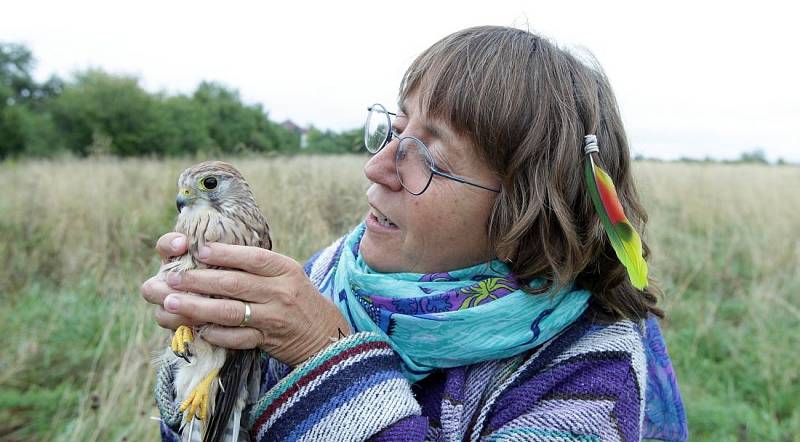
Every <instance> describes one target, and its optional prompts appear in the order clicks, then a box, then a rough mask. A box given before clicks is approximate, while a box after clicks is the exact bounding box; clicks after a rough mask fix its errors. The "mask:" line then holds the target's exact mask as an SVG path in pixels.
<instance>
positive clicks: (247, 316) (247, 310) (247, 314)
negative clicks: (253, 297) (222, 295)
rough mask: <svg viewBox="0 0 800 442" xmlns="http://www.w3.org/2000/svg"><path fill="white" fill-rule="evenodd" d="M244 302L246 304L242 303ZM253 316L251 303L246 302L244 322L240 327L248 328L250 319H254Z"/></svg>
mask: <svg viewBox="0 0 800 442" xmlns="http://www.w3.org/2000/svg"><path fill="white" fill-rule="evenodd" d="M242 302H244V301H242ZM252 314H253V312H252V310H250V303H249V302H245V303H244V318H243V319H242V322H240V323H239V327H247V324H249V323H250V318H251V317H252Z"/></svg>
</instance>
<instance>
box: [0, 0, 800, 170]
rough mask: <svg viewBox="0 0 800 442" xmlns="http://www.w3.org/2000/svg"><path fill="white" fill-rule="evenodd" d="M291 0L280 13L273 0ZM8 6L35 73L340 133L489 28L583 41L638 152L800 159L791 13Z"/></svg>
mask: <svg viewBox="0 0 800 442" xmlns="http://www.w3.org/2000/svg"><path fill="white" fill-rule="evenodd" d="M275 3H279V4H275ZM737 4H738V3H737V2H732V1H728V2H719V3H717V2H713V3H712V2H702V1H699V0H696V1H692V2H675V1H672V2H658V3H655V2H645V1H637V2H609V3H603V2H599V1H594V2H576V1H556V0H550V1H546V2H545V1H501V0H483V1H480V2H468V1H465V0H460V1H449V0H448V1H438V0H426V1H402V2H391V1H374V0H373V1H364V2H346V1H325V2H311V1H303V0H294V1H281V2H272V1H261V2H254V1H248V2H245V1H231V0H229V1H227V2H222V1H214V2H205V1H197V0H195V1H191V2H190V1H182V0H180V1H179V0H167V1H163V0H162V1H150V0H145V1H142V0H140V1H136V2H133V1H128V2H118V1H110V0H104V1H85V0H72V1H68V2H65V1H52V2H44V1H38V0H25V1H21V0H17V1H13V2H9V1H6V0H2V7H1V8H0V41H3V42H19V43H24V44H26V45H27V46H28V47H29V48H30V49H32V51H33V53H34V56H35V57H36V58H37V60H38V64H37V68H36V77H37V79H39V80H44V79H46V78H47V77H49V76H50V75H51V74H54V73H56V74H58V75H60V76H69V75H70V73H72V72H74V71H76V70H81V69H86V68H87V67H100V68H102V69H105V70H107V71H110V72H113V73H124V74H133V75H136V76H138V77H139V78H140V79H141V84H142V85H143V86H144V87H145V88H146V89H147V90H149V91H160V90H163V91H167V92H169V93H191V92H192V91H193V90H194V88H195V87H196V86H197V84H198V83H199V82H200V81H201V80H214V81H219V82H221V83H223V84H226V85H228V86H231V87H234V88H237V89H238V90H239V91H240V93H241V96H242V97H243V99H244V100H245V101H246V102H248V103H261V104H262V105H263V106H264V108H265V109H266V110H267V111H268V112H269V114H270V118H271V119H273V120H277V121H283V120H284V119H287V118H288V119H291V120H293V121H295V122H297V123H299V124H301V125H309V124H313V125H315V126H317V127H321V128H330V129H335V130H340V129H349V128H353V127H356V126H359V125H361V124H362V122H363V117H364V113H365V107H366V106H367V105H369V104H372V103H374V102H376V101H377V102H383V103H386V104H388V105H392V103H394V102H395V101H396V93H397V86H398V84H399V81H400V78H401V76H402V74H403V72H404V71H405V68H406V67H407V66H408V64H409V63H410V62H411V61H412V60H413V59H414V57H415V56H416V55H417V54H418V53H420V52H421V51H422V50H424V49H425V48H427V47H428V46H430V45H431V44H432V43H434V42H435V41H436V40H438V39H440V38H441V37H444V36H445V35H447V34H449V33H451V32H454V31H457V30H459V29H462V28H465V27H469V26H475V25H482V24H493V25H507V26H516V27H522V28H530V29H531V30H532V31H535V32H538V33H540V34H543V35H545V36H547V37H549V38H551V39H552V40H555V41H556V42H558V43H559V44H561V45H562V46H569V47H578V46H583V47H586V48H588V49H589V50H590V51H592V52H593V53H594V54H595V56H596V57H597V58H598V60H599V61H600V63H601V65H602V66H603V67H604V68H605V70H606V72H607V74H608V76H609V78H610V80H611V84H612V87H613V88H614V90H615V92H616V94H617V99H618V101H619V104H620V108H621V111H622V115H623V118H624V121H625V124H626V128H627V130H628V135H629V137H630V140H631V145H632V146H631V147H632V150H633V152H634V153H635V154H643V155H645V156H652V157H660V158H677V157H680V156H688V157H696V158H702V157H705V156H706V155H710V156H712V157H716V158H736V157H738V156H739V154H740V153H741V152H742V151H749V150H752V149H754V148H763V149H764V150H765V151H766V152H767V154H768V157H769V158H770V159H772V160H775V159H777V158H779V157H783V158H785V159H789V160H792V161H794V162H800V136H799V135H798V130H800V129H799V128H798V122H800V87H799V86H798V84H799V83H798V80H797V78H798V77H800V61H799V60H800V57H798V45H800V31H798V30H797V29H798V27H800V26H798V24H797V17H798V14H797V10H796V9H795V8H794V7H793V6H791V4H792V2H777V1H776V2H771V1H757V2H753V1H751V2H747V3H746V4H744V5H741V6H738V5H737Z"/></svg>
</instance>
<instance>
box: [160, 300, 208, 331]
mask: <svg viewBox="0 0 800 442" xmlns="http://www.w3.org/2000/svg"><path fill="white" fill-rule="evenodd" d="M155 316H156V322H157V323H158V325H159V326H161V327H162V328H168V329H170V330H175V329H177V328H178V327H180V326H182V325H199V324H202V323H201V322H196V321H193V320H192V319H190V318H187V317H185V316H181V315H176V314H174V313H170V312H168V311H166V310H164V307H161V306H160V305H159V306H158V307H156V312H155Z"/></svg>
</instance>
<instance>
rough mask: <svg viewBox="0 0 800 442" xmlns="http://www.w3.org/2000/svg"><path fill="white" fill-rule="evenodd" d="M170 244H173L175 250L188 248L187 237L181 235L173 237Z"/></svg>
mask: <svg viewBox="0 0 800 442" xmlns="http://www.w3.org/2000/svg"><path fill="white" fill-rule="evenodd" d="M170 245H172V249H173V250H183V249H184V248H186V238H185V237H183V236H179V237H177V238H175V239H173V240H172V242H170Z"/></svg>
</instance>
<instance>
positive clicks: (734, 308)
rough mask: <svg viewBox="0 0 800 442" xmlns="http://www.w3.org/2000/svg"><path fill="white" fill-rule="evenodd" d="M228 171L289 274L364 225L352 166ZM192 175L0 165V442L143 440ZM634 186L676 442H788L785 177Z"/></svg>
mask: <svg viewBox="0 0 800 442" xmlns="http://www.w3.org/2000/svg"><path fill="white" fill-rule="evenodd" d="M230 161H231V162H232V163H234V164H235V165H237V166H238V167H239V168H240V170H241V171H242V172H243V174H244V175H245V177H246V178H247V179H248V181H249V182H250V183H251V185H252V187H253V189H254V192H255V194H256V198H257V199H258V202H259V204H260V205H261V207H262V208H263V209H264V212H265V213H266V214H267V215H268V217H269V220H270V225H271V227H272V229H273V232H274V233H275V249H276V250H278V251H280V252H282V253H284V254H287V255H289V256H292V257H294V258H296V259H298V260H303V259H305V258H307V257H308V256H310V254H311V253H312V252H314V251H315V250H317V249H319V248H320V247H322V246H324V245H326V244H327V243H328V242H330V241H331V240H332V239H333V238H335V237H337V236H338V235H340V234H342V233H344V232H345V231H347V230H348V228H349V227H351V226H353V225H355V223H356V222H358V220H359V219H360V217H361V215H362V214H363V213H364V211H365V210H366V201H365V198H364V191H365V189H366V181H365V178H364V177H363V174H362V173H361V166H362V164H363V161H364V160H363V157H356V156H351V157H295V158H288V159H287V158H273V159H253V158H233V159H230ZM192 163H193V161H191V160H164V161H156V160H115V159H93V160H83V161H80V160H61V161H52V162H49V161H22V162H5V163H3V164H0V182H2V183H3V185H4V188H5V190H6V191H5V192H3V194H2V197H0V257H2V263H3V265H2V266H0V347H2V348H4V351H3V356H2V358H0V440H71V441H72V440H74V441H85V440H102V441H107V440H129V441H139V440H152V439H155V438H156V437H157V425H156V422H155V421H153V420H151V419H150V417H151V416H155V415H156V414H157V412H156V410H155V408H154V406H153V401H152V389H151V385H152V382H153V369H152V366H151V359H152V356H153V354H154V352H156V351H158V350H159V349H160V348H161V346H162V344H163V343H164V342H165V339H166V336H167V333H166V332H165V331H163V330H160V329H159V328H158V327H157V325H156V324H155V323H154V322H153V320H152V316H151V309H150V308H149V307H148V306H147V305H146V304H145V302H144V301H143V300H142V299H141V297H140V296H139V293H138V287H139V285H140V284H141V282H142V281H143V280H145V279H146V278H147V277H149V276H150V275H151V274H153V273H154V272H155V271H156V270H157V268H158V259H157V258H156V256H155V252H154V250H153V246H154V244H155V240H156V238H158V236H159V235H160V234H162V233H164V232H166V231H168V230H171V227H172V226H173V224H174V219H175V215H176V214H175V206H174V195H175V187H174V182H175V178H176V176H177V174H178V173H179V172H180V171H181V170H183V168H184V167H186V166H188V165H190V164H192ZM635 172H636V176H637V179H638V182H639V184H640V192H641V193H642V197H643V199H644V202H645V205H646V207H647V208H648V211H649V214H650V223H649V224H648V228H647V231H646V232H645V238H646V239H647V240H648V242H649V244H650V245H651V247H652V248H653V249H654V259H653V261H652V263H651V266H652V273H653V274H654V275H655V276H656V278H658V279H659V280H660V283H661V286H662V288H663V289H664V292H665V294H666V296H665V299H664V300H663V305H664V306H665V308H666V311H667V314H668V319H667V320H666V321H665V322H664V324H663V325H664V330H665V335H666V339H667V342H668V345H669V349H670V353H671V355H672V358H673V362H674V364H675V368H676V371H677V374H678V379H679V381H680V384H681V388H682V392H683V395H684V400H685V402H686V405H687V412H688V415H689V421H690V432H691V434H692V439H693V440H711V441H724V440H773V441H791V440H800V438H799V436H796V435H798V434H800V354H799V353H798V351H797V349H798V348H800V276H798V270H800V241H799V240H798V237H800V236H799V235H798V232H800V215H799V214H798V212H800V193H798V191H797V189H800V168H798V167H789V166H786V167H774V166H773V167H768V166H755V165H700V164H674V163H637V164H636V165H635ZM9 189H10V191H9Z"/></svg>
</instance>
